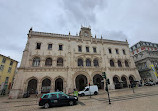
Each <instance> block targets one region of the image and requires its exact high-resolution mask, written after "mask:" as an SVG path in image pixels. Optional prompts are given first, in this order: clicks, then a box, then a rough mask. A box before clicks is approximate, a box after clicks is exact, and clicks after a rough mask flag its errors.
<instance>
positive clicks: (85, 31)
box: [79, 27, 91, 38]
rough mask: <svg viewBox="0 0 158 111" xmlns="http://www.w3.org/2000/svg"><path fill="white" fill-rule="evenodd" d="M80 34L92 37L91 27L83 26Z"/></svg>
mask: <svg viewBox="0 0 158 111" xmlns="http://www.w3.org/2000/svg"><path fill="white" fill-rule="evenodd" d="M79 36H80V37H84V38H91V29H90V28H89V27H81V30H80V33H79Z"/></svg>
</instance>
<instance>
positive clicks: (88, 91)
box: [78, 85, 98, 96]
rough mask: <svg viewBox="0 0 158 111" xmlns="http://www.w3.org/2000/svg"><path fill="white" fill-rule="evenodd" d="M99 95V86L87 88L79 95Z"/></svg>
mask: <svg viewBox="0 0 158 111" xmlns="http://www.w3.org/2000/svg"><path fill="white" fill-rule="evenodd" d="M93 94H94V95H97V94H98V86H97V85H94V86H86V87H85V89H84V90H83V91H79V92H78V95H80V96H84V95H93Z"/></svg>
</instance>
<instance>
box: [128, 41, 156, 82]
mask: <svg viewBox="0 0 158 111" xmlns="http://www.w3.org/2000/svg"><path fill="white" fill-rule="evenodd" d="M130 51H131V52H132V53H133V58H134V61H135V64H136V67H137V69H138V71H139V74H140V77H141V79H142V80H143V81H144V82H148V81H153V82H157V81H158V74H157V72H158V44H156V43H151V42H145V41H140V42H138V43H136V44H135V45H133V46H132V47H131V48H130Z"/></svg>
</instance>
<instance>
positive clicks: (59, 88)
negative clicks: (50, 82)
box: [55, 78, 63, 91]
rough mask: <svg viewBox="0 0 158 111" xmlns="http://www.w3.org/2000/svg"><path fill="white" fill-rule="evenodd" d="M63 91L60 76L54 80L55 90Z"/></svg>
mask: <svg viewBox="0 0 158 111" xmlns="http://www.w3.org/2000/svg"><path fill="white" fill-rule="evenodd" d="M57 90H59V91H63V80H62V79H61V78H58V79H56V80H55V91H57Z"/></svg>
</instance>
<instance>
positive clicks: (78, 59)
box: [10, 27, 140, 98]
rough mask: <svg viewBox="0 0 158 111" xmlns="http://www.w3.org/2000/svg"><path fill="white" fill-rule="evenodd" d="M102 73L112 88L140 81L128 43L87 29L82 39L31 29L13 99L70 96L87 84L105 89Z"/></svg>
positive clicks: (80, 36) (17, 76)
mask: <svg viewBox="0 0 158 111" xmlns="http://www.w3.org/2000/svg"><path fill="white" fill-rule="evenodd" d="M102 72H106V74H107V78H109V79H110V85H109V88H110V89H115V88H121V87H127V86H128V84H129V79H133V80H140V76H139V74H138V71H137V69H136V67H135V64H134V61H133V58H132V57H131V56H130V51H129V46H128V42H127V41H114V40H107V39H103V38H102V37H101V39H99V38H96V36H95V37H92V36H91V29H90V28H87V27H81V30H80V33H79V36H78V35H76V36H73V35H71V34H70V33H69V35H62V34H54V33H44V32H36V31H32V29H30V30H29V33H28V41H27V44H26V47H25V50H24V52H23V57H22V61H21V65H20V67H19V69H18V74H17V75H16V79H15V84H14V86H13V90H12V92H11V93H10V96H11V97H12V98H14V97H20V96H22V95H23V94H24V92H26V91H29V92H30V93H35V90H37V91H38V93H44V92H49V91H55V90H61V91H64V92H66V93H69V92H71V91H73V89H74V88H77V89H78V90H82V89H83V88H84V86H86V85H88V83H91V84H96V85H98V87H99V89H104V82H105V81H104V80H103V78H102V76H101V74H102ZM121 81H123V84H122V86H121V85H120V83H121Z"/></svg>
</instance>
